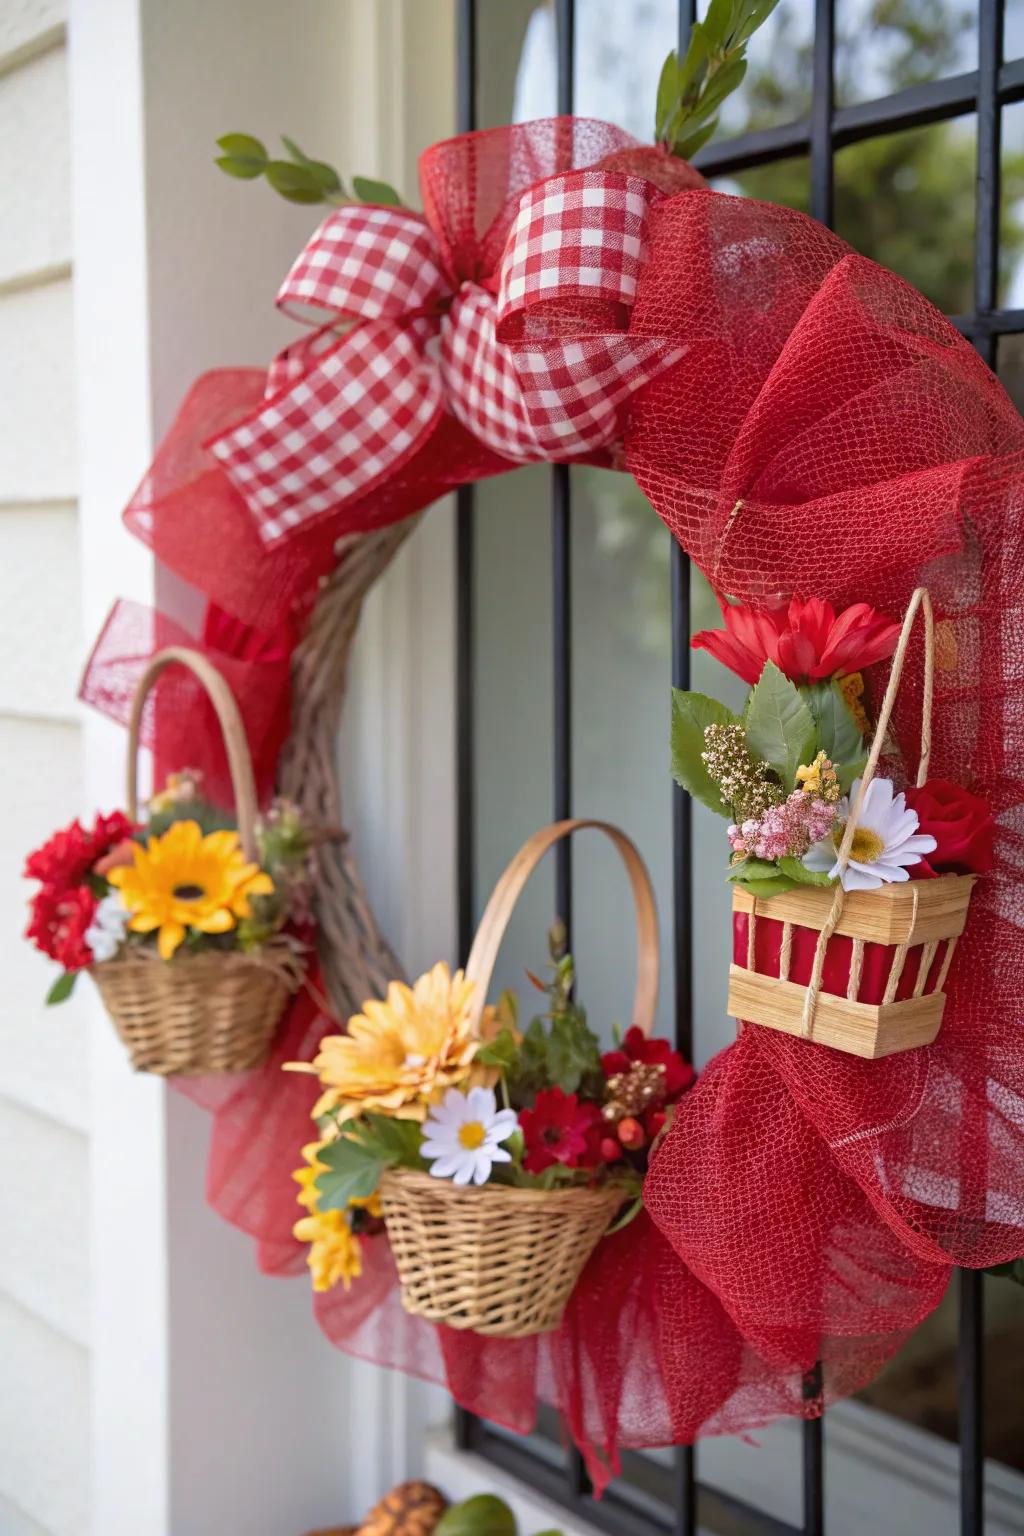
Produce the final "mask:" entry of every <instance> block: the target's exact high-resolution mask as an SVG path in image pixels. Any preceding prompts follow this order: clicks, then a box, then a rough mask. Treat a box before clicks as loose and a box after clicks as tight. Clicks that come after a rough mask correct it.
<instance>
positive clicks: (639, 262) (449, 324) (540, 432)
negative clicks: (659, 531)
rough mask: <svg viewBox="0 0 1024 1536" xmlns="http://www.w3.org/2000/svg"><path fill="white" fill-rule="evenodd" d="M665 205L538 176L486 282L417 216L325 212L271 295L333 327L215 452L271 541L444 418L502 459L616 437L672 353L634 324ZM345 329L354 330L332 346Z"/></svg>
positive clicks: (608, 185) (378, 475)
mask: <svg viewBox="0 0 1024 1536" xmlns="http://www.w3.org/2000/svg"><path fill="white" fill-rule="evenodd" d="M661 195H662V194H661V193H659V192H658V190H657V188H656V187H655V186H653V184H652V183H651V182H649V181H646V180H644V179H643V178H642V177H638V176H631V175H625V174H622V173H618V172H605V171H586V170H580V171H572V172H570V173H568V174H566V175H561V176H556V177H552V178H551V179H549V180H546V181H543V182H540V183H539V184H537V185H536V186H533V187H531V188H529V189H528V190H527V191H526V192H525V193H524V194H523V196H522V198H521V199H520V202H519V207H518V211H517V213H516V215H515V217H514V219H513V221H512V224H511V228H510V229H509V233H508V239H507V242H506V245H505V250H504V254H503V256H502V259H501V261H500V263H499V266H498V271H497V273H496V274H494V275H491V276H489V277H485V278H482V279H480V280H472V279H468V278H465V277H460V276H459V275H458V274H456V275H454V276H453V275H452V273H450V272H449V271H447V270H446V265H445V260H444V257H443V254H442V250H441V247H440V245H439V243H438V240H437V238H436V236H435V233H434V231H433V230H432V229H431V227H430V225H429V224H428V223H427V222H426V220H425V219H423V218H422V217H421V216H420V215H418V214H415V213H412V212H409V211H408V210H406V209H396V208H375V207H361V206H353V207H346V208H341V209H338V210H336V211H335V212H332V213H331V214H329V215H328V217H327V218H326V219H325V220H324V221H323V223H322V224H321V225H320V228H319V229H318V230H317V232H316V234H315V235H314V236H313V238H312V240H311V241H310V243H309V245H308V246H307V247H306V249H305V250H304V251H303V252H302V255H301V256H300V257H299V259H298V261H297V262H296V263H295V265H294V267H293V268H292V270H291V272H290V273H289V274H288V277H287V278H286V279H285V282H284V286H283V287H282V288H281V291H280V293H279V294H278V299H277V302H278V304H279V306H280V307H282V308H283V309H286V310H289V311H294V310H295V308H296V307H299V308H300V309H308V308H310V307H312V309H313V310H315V311H319V312H321V313H323V312H326V313H327V314H328V315H329V316H330V317H331V318H330V320H329V321H328V323H327V325H326V326H324V327H322V329H321V330H319V331H317V332H315V333H313V334H312V335H310V336H309V337H307V338H306V339H304V340H303V341H301V342H299V343H298V344H297V345H296V346H294V347H291V348H289V349H288V350H287V351H285V352H284V353H282V354H281V356H280V357H278V358H277V359H276V360H275V362H274V364H273V365H272V367H271V369H270V372H269V375H268V379H267V391H266V396H265V398H264V400H263V402H262V403H261V405H260V406H259V408H258V409H257V410H256V411H254V412H253V413H252V414H251V415H250V416H248V417H247V418H246V419H245V420H243V421H242V422H240V423H238V424H236V425H235V426H233V427H232V428H231V429H230V430H229V431H227V432H225V433H223V434H222V435H220V436H218V437H216V438H215V439H214V440H213V441H212V442H211V443H210V445H209V446H210V447H211V449H212V451H213V453H214V454H215V455H216V457H217V458H218V459H219V461H220V463H221V464H222V466H223V468H224V470H225V472H226V474H227V475H228V476H229V478H230V479H231V481H232V483H233V484H234V486H235V487H236V489H237V490H238V491H239V492H240V493H241V495H242V497H243V498H244V499H245V501H246V503H247V504H248V506H249V508H250V510H251V512H252V515H253V517H254V519H255V522H256V525H257V527H258V529H259V532H260V535H261V537H262V539H263V540H264V542H265V543H267V544H273V543H276V542H277V541H278V540H280V539H284V538H286V537H288V536H289V535H290V534H291V533H293V532H294V531H295V530H297V529H299V528H301V527H302V526H303V525H305V524H308V523H309V522H311V521H313V520H316V519H318V518H320V517H322V516H323V515H325V514H326V513H328V512H329V511H332V510H333V509H336V508H337V507H339V506H341V505H342V504H344V503H345V502H347V501H349V500H352V499H354V498H355V497H357V496H362V495H364V494H365V493H366V492H367V491H368V490H369V489H370V488H371V487H372V486H374V485H375V484H377V483H378V482H380V481H381V480H383V479H385V478H387V477H388V476H389V475H391V474H393V473H394V472H395V471H396V470H397V469H398V468H399V466H400V465H401V464H403V463H404V462H405V461H406V460H407V459H408V458H409V457H410V456H411V455H412V454H413V453H414V452H415V451H416V450H417V448H418V447H419V446H420V445H421V444H423V443H424V442H425V441H426V439H427V437H428V436H429V435H430V433H431V432H432V430H433V428H434V426H435V424H436V422H437V420H438V418H439V417H440V415H441V413H442V412H443V411H444V410H445V409H448V410H450V411H451V413H452V414H453V415H454V416H455V417H456V418H457V419H458V421H459V422H461V423H462V425H463V426H464V427H466V428H467V429H468V430H469V431H470V432H472V433H473V434H474V436H475V437H477V438H478V439H479V440H480V441H481V442H483V443H484V444H485V445H486V446H487V447H488V448H490V449H492V450H493V451H494V452H495V453H498V454H500V455H502V456H503V457H504V458H506V459H509V460H511V461H512V462H520V463H525V462H528V461H530V460H537V459H570V458H575V457H578V456H580V455H582V454H589V453H593V452H594V451H596V450H598V449H601V448H603V447H606V446H608V445H609V444H611V443H612V442H614V441H615V439H616V438H617V437H618V436H619V434H620V430H621V418H622V412H623V406H624V404H625V402H626V400H627V399H628V397H629V395H630V394H631V393H632V392H633V391H634V390H636V389H637V388H639V386H640V385H641V384H644V383H646V382H647V380H649V379H651V378H653V377H654V375H655V374H657V373H659V372H660V371H661V370H662V369H664V368H666V367H668V366H669V365H670V364H671V363H673V362H675V361H676V360H677V359H678V358H679V357H680V356H681V352H680V351H679V350H677V349H671V348H667V347H666V346H665V343H664V341H662V340H660V339H656V338H651V337H643V336H631V335H630V334H629V331H628V325H629V316H630V311H631V309H632V305H633V300H634V297H635V294H636V287H637V280H638V278H639V275H640V273H641V271H642V269H643V266H644V263H645V261H646V259H647V225H648V220H649V216H650V212H651V209H652V207H653V206H654V204H655V202H657V201H658V200H660V197H661ZM339 319H344V320H354V321H357V322H359V323H357V324H356V325H354V326H352V327H351V328H350V329H348V330H347V331H346V332H345V334H344V335H341V336H340V337H339V335H338V332H337V330H336V329H335V326H336V324H337V321H338V320H339Z"/></svg>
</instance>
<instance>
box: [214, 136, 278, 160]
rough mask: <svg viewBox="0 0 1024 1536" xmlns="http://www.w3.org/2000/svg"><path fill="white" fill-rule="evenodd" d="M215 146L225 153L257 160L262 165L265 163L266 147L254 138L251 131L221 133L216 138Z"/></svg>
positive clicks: (244, 158)
mask: <svg viewBox="0 0 1024 1536" xmlns="http://www.w3.org/2000/svg"><path fill="white" fill-rule="evenodd" d="M217 148H218V149H222V150H223V151H224V153H225V154H226V155H237V156H239V157H240V158H241V159H243V160H259V161H260V163H261V164H262V165H266V163H267V158H268V157H267V151H266V147H265V146H264V145H263V144H262V143H261V142H260V140H259V139H254V138H253V136H252V134H251V133H223V134H221V136H220V138H219V139H218V140H217Z"/></svg>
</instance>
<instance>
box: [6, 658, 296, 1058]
mask: <svg viewBox="0 0 1024 1536" xmlns="http://www.w3.org/2000/svg"><path fill="white" fill-rule="evenodd" d="M172 665H180V666H184V667H187V668H188V669H189V670H190V671H191V672H192V673H193V674H194V676H195V677H196V678H197V679H198V680H199V682H200V683H201V685H202V686H203V688H204V689H205V691H206V693H207V694H208V695H209V698H210V701H211V703H212V704H213V707H214V710H215V711H216V715H217V719H218V721H219V723H220V727H221V730H222V732H223V736H224V742H225V746H226V749H227V757H228V763H229V766H230V770H231V782H232V788H233V792H234V798H235V810H236V816H237V825H235V824H234V820H233V818H230V817H225V816H224V815H223V814H222V813H221V812H220V811H218V810H216V809H215V808H214V807H212V806H211V805H208V804H207V803H205V802H204V801H203V800H202V798H201V786H200V778H199V775H197V774H195V773H194V772H191V771H188V770H186V771H185V772H183V773H180V774H175V775H172V776H171V778H170V779H169V780H168V784H167V787H166V788H165V789H164V790H163V792H162V793H160V794H159V795H156V796H154V798H153V799H152V800H151V801H150V803H149V806H148V814H147V817H146V819H145V820H144V821H142V820H140V817H139V810H138V778H137V772H138V762H137V759H138V748H139V735H140V731H141V725H142V717H143V709H144V706H145V702H146V698H147V695H148V694H149V691H150V689H151V688H152V687H153V685H154V683H155V682H156V680H157V678H158V677H159V676H160V675H161V673H163V672H164V671H165V670H166V668H168V667H169V666H172ZM127 761H128V766H127V796H126V805H127V812H126V814H122V813H121V812H115V813H114V814H113V815H110V816H99V817H98V818H97V820H96V823H95V825H94V827H93V829H92V830H91V831H87V830H86V829H84V828H83V827H82V826H81V825H80V824H79V822H78V821H75V822H73V823H72V824H71V826H70V827H68V828H66V829H65V830H64V831H61V832H58V833H57V834H56V835H55V836H54V837H53V838H51V840H50V841H49V842H48V843H47V844H46V845H45V846H44V847H42V848H40V849H37V850H36V852H35V853H33V854H30V855H29V858H28V860H27V862H26V866H25V874H26V875H27V876H28V877H30V878H33V879H36V880H39V881H40V889H39V890H38V891H37V893H36V895H35V896H34V897H33V899H32V903H31V919H30V923H29V927H28V931H27V937H28V938H30V939H32V940H33V942H34V943H35V944H36V945H37V947H38V948H40V949H42V950H43V951H44V953H46V954H47V955H49V956H50V957H51V958H53V959H55V960H57V961H59V962H60V963H61V964H62V965H63V968H64V969H63V974H62V975H61V976H60V977H59V979H58V980H57V982H56V983H55V984H54V986H53V988H52V989H51V991H50V995H49V998H48V1001H49V1002H60V1001H62V1000H63V999H64V998H66V997H68V996H69V995H70V993H71V991H72V988H73V987H74V984H75V981H76V979H77V977H78V974H79V973H80V972H81V971H88V972H89V974H90V975H91V976H92V978H93V980H94V981H95V983H96V986H97V988H98V989H99V992H100V996H101V997H102V998H103V1002H104V1004H105V1006H106V1009H107V1012H108V1013H109V1014H110V1017H111V1019H112V1020H113V1023H114V1027H115V1028H116V1030H117V1032H118V1034H119V1035H120V1037H121V1039H122V1041H123V1042H124V1044H125V1046H126V1047H127V1049H128V1052H129V1054H130V1056H131V1060H132V1065H133V1066H134V1067H135V1068H136V1070H138V1071H141V1072H153V1073H158V1074H160V1075H162V1076H169V1075H174V1074H196V1073H220V1072H240V1071H243V1070H245V1069H247V1068H250V1067H255V1066H258V1065H259V1064H260V1063H261V1062H262V1061H263V1060H264V1058H265V1056H266V1054H267V1050H268V1048H269V1045H270V1041H271V1039H272V1037H273V1034H274V1030H275V1028H276V1027H277V1024H278V1021H279V1020H280V1018H281V1015H282V1013H283V1012H284V1009H285V1007H286V1006H287V1003H288V999H289V997H290V995H291V994H292V993H293V992H295V991H296V990H297V988H298V987H299V985H300V983H301V981H302V977H303V974H304V970H305V963H304V958H303V957H304V952H305V949H306V947H307V946H306V944H305V942H304V940H303V937H302V934H301V932H300V930H301V929H302V928H304V927H306V926H307V925H308V922H309V917H308V913H309V873H310V871H309V851H310V839H309V836H308V833H307V830H306V829H305V827H304V826H303V824H302V822H301V819H300V818H299V816H298V815H297V813H296V812H295V811H294V809H293V808H291V807H288V806H285V805H281V804H277V805H275V806H273V807H272V808H271V810H270V812H269V813H268V815H267V816H266V817H265V818H264V819H262V820H261V819H260V818H259V817H258V815H257V800H256V788H255V783H254V779H253V771H252V762H251V759H250V756H249V750H248V746H247V743H246V738H245V731H244V728H243V726H242V721H241V717H240V715H239V712H238V708H237V705H236V704H235V700H234V698H233V696H232V694H231V690H230V689H229V688H228V685H227V683H226V682H225V681H224V679H223V677H222V676H221V675H220V673H219V672H218V671H217V669H216V668H215V667H214V666H212V665H211V664H210V662H208V661H207V660H206V659H205V657H203V656H202V655H200V654H198V653H196V652H194V651H190V650H187V649H184V648H178V647H174V648H171V649H168V650H165V651H162V652H161V653H160V654H159V655H158V656H156V657H154V659H153V660H152V661H151V662H150V663H149V665H148V667H147V668H146V670H145V671H144V673H143V674H142V677H141V678H140V680H139V684H138V687H137V688H136V691H135V695H134V698H133V701H132V709H131V717H130V720H129V728H128V760H127Z"/></svg>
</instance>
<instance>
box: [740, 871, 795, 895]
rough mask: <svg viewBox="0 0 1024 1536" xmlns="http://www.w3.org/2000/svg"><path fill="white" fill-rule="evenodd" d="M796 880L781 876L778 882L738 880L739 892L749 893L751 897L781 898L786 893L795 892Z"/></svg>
mask: <svg viewBox="0 0 1024 1536" xmlns="http://www.w3.org/2000/svg"><path fill="white" fill-rule="evenodd" d="M795 885H796V881H795V880H790V878H789V876H788V875H780V876H779V877H778V879H776V880H737V881H736V886H737V889H738V890H741V891H749V892H750V894H751V896H759V897H765V898H767V897H769V896H781V895H782V894H783V892H784V891H791V890H793V888H794V886H795Z"/></svg>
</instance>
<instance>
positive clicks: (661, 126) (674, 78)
mask: <svg viewBox="0 0 1024 1536" xmlns="http://www.w3.org/2000/svg"><path fill="white" fill-rule="evenodd" d="M678 98H679V56H678V54H677V53H676V52H675V50H674V49H673V51H672V52H671V53H670V54H669V56H668V58H667V59H666V60H665V62H664V64H663V65H662V66H661V74H660V75H659V76H658V95H657V104H656V106H655V109H654V137H655V138H656V139H663V138H665V137H666V130H667V128H668V125H669V122H670V120H671V117H672V113H673V112H674V111H675V105H676V102H677V100H678Z"/></svg>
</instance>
